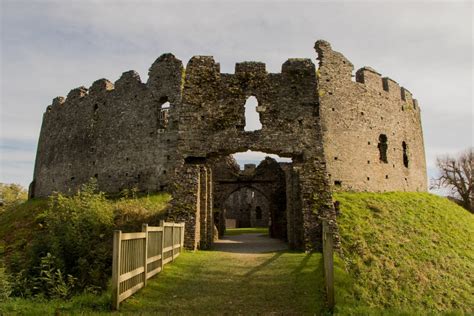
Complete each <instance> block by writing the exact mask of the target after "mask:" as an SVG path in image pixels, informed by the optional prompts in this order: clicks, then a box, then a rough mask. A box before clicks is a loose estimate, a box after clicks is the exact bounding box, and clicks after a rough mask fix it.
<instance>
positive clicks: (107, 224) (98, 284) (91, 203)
mask: <svg viewBox="0 0 474 316" xmlns="http://www.w3.org/2000/svg"><path fill="white" fill-rule="evenodd" d="M170 199H171V196H170V195H169V194H163V193H159V194H154V195H146V196H143V195H142V196H139V194H138V192H136V191H135V190H131V191H129V192H125V195H124V196H123V197H122V198H120V199H115V200H114V199H107V198H106V196H105V194H104V193H102V192H97V184H96V182H95V181H94V180H91V182H89V183H88V184H86V185H83V186H82V187H81V189H80V190H79V192H78V193H77V194H75V195H73V196H65V195H62V194H55V195H53V196H51V197H50V198H49V200H29V201H27V202H25V203H23V204H20V205H18V206H16V207H14V208H11V209H9V210H8V211H6V212H4V213H1V214H0V239H3V240H4V241H5V245H6V248H5V249H6V251H5V253H6V255H5V259H6V260H5V264H6V268H7V272H8V273H9V275H11V279H12V282H11V283H9V284H11V285H12V296H20V297H31V296H38V297H43V298H48V299H51V298H68V297H71V296H72V295H73V294H76V293H79V292H87V293H98V292H100V291H101V290H104V289H105V288H106V287H107V284H108V280H109V279H110V276H111V269H112V237H113V231H114V230H115V229H121V230H123V231H125V232H130V231H138V230H140V229H141V226H142V224H143V223H148V224H149V225H158V224H159V221H160V220H161V219H164V216H165V215H166V212H165V211H166V208H167V206H168V202H169V201H170ZM15 227H16V229H15ZM0 283H1V282H0ZM0 286H1V285H0Z"/></svg>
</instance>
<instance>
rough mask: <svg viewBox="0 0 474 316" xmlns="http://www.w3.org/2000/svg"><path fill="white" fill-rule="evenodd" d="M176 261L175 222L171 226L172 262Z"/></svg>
mask: <svg viewBox="0 0 474 316" xmlns="http://www.w3.org/2000/svg"><path fill="white" fill-rule="evenodd" d="M173 261H174V223H173V225H172V226H171V262H173Z"/></svg>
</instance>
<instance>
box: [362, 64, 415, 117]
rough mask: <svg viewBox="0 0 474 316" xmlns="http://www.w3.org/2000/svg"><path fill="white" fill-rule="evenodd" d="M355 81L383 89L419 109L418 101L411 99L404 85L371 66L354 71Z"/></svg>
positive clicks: (389, 94) (378, 89)
mask: <svg viewBox="0 0 474 316" xmlns="http://www.w3.org/2000/svg"><path fill="white" fill-rule="evenodd" d="M355 79H356V82H358V83H361V84H364V85H365V86H366V87H368V88H370V89H374V90H376V91H384V93H385V94H386V95H388V96H389V97H391V98H393V99H395V100H401V101H405V102H406V103H407V104H409V105H410V106H411V107H412V108H413V109H419V107H418V106H417V105H418V102H417V101H416V100H414V99H413V97H412V94H411V92H410V91H408V90H407V89H406V88H404V87H400V85H399V84H398V83H397V82H396V81H395V80H393V79H390V78H389V77H382V75H381V74H380V73H378V72H377V71H376V70H374V69H373V68H371V67H362V68H360V69H359V70H357V71H356V75H355Z"/></svg>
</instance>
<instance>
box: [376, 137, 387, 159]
mask: <svg viewBox="0 0 474 316" xmlns="http://www.w3.org/2000/svg"><path fill="white" fill-rule="evenodd" d="M378 148H379V159H380V161H381V162H383V163H388V158H387V149H388V139H387V135H385V134H380V136H379V144H378Z"/></svg>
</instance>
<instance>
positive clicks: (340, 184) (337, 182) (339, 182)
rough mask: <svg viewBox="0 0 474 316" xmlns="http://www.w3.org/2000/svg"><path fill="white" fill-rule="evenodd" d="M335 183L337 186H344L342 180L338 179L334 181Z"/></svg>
mask: <svg viewBox="0 0 474 316" xmlns="http://www.w3.org/2000/svg"><path fill="white" fill-rule="evenodd" d="M334 185H335V186H336V187H340V186H342V181H340V180H336V181H334Z"/></svg>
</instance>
